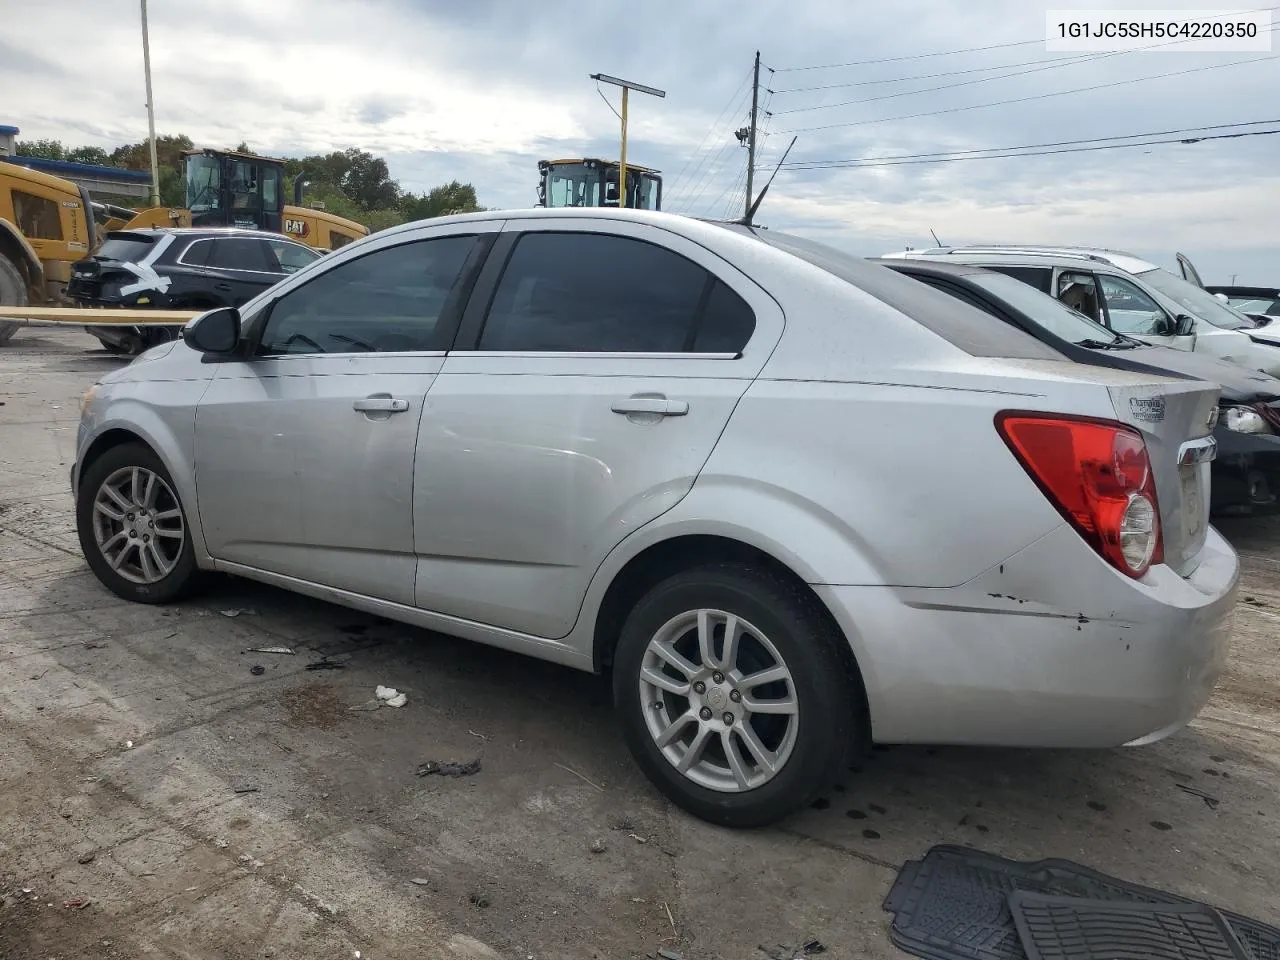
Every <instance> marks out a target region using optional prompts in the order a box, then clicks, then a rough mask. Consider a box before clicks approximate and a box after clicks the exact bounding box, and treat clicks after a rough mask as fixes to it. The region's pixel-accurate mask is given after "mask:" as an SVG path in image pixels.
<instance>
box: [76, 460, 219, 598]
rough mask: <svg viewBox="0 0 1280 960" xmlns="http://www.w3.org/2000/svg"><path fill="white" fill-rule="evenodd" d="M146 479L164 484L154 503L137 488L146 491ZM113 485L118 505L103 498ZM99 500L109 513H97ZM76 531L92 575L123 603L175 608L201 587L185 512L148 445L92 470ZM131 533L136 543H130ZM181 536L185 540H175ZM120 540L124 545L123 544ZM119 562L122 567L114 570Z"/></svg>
mask: <svg viewBox="0 0 1280 960" xmlns="http://www.w3.org/2000/svg"><path fill="white" fill-rule="evenodd" d="M135 468H136V469H137V470H139V471H141V472H140V473H138V474H137V476H138V480H137V481H134V480H133V478H132V471H133V470H134V469H135ZM148 475H150V476H151V477H154V478H155V481H156V483H157V484H158V485H156V486H153V487H152V488H151V489H152V490H153V491H154V493H153V495H152V497H151V499H150V504H148V503H147V502H146V501H147V499H148V498H147V497H146V496H144V495H143V491H142V490H138V489H137V488H136V487H135V486H134V484H135V483H138V482H141V484H142V485H143V487H144V489H145V482H146V477H147V476H148ZM107 485H110V486H111V487H112V488H113V489H114V490H115V491H116V495H117V496H116V497H115V498H112V497H111V496H110V495H109V494H107V493H106V492H105V490H104V487H105V486H107ZM100 495H101V496H102V497H103V498H104V506H105V508H106V510H103V509H100V508H99V507H98V501H99V496H100ZM130 507H133V508H134V509H133V510H130V509H129V508H130ZM107 511H110V513H108V512H107ZM113 514H114V516H113ZM130 518H133V519H132V520H130ZM148 521H149V522H148ZM76 529H77V532H78V533H79V535H80V549H81V550H83V551H84V556H85V560H86V561H88V564H89V569H91V570H92V571H93V573H94V575H95V576H96V577H97V578H98V579H99V580H100V581H101V582H102V585H103V586H105V587H106V588H107V589H108V590H110V591H111V592H112V593H114V594H116V595H117V596H119V597H123V598H124V599H125V600H132V601H134V602H135V603H170V602H172V601H175V600H180V599H182V598H183V597H186V596H189V595H190V594H191V593H193V592H194V591H195V590H196V589H197V588H198V586H199V585H200V582H201V579H202V577H201V571H200V570H199V569H198V568H197V567H196V558H195V548H194V546H193V545H192V542H191V528H190V525H189V524H188V522H187V517H186V510H185V509H184V508H183V506H182V503H181V501H180V500H179V499H178V495H177V488H176V487H175V486H174V483H173V478H172V477H171V476H170V475H169V471H168V470H166V469H165V466H164V464H163V463H162V462H161V461H160V458H159V457H158V456H156V454H155V452H154V451H153V450H152V449H151V448H150V447H148V446H146V445H145V444H142V443H126V444H121V445H120V446H118V447H112V448H111V449H110V450H108V451H107V452H106V453H104V454H103V455H102V456H101V457H99V458H98V459H97V460H94V461H93V462H92V463H91V464H90V465H89V467H88V469H86V470H85V472H84V475H83V476H82V477H81V478H80V485H79V496H78V497H77V499H76ZM130 531H132V532H133V533H134V534H136V536H133V537H130V536H128V533H129V532H130ZM177 531H180V534H181V535H180V537H176V536H173V534H174V533H175V532H177ZM120 537H123V539H117V538H120ZM147 537H152V538H153V540H146V543H148V544H150V545H151V546H144V545H143V541H144V539H145V538H147ZM113 542H114V543H116V544H117V546H119V547H121V548H123V549H124V553H125V555H124V556H123V557H122V558H120V557H118V551H117V549H116V548H114V547H112V546H111V544H112V543H113ZM100 543H105V545H106V547H107V549H105V550H104V547H103V546H100V545H99V544H100ZM144 551H145V559H144ZM113 559H120V560H122V562H120V563H119V564H118V566H113V564H112V560H113ZM166 567H167V569H166Z"/></svg>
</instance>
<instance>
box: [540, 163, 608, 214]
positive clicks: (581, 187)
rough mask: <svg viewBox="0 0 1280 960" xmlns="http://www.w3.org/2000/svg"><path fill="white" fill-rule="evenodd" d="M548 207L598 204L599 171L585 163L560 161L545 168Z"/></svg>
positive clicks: (591, 205)
mask: <svg viewBox="0 0 1280 960" xmlns="http://www.w3.org/2000/svg"><path fill="white" fill-rule="evenodd" d="M546 202H547V206H548V207H598V206H600V172H599V171H598V170H594V169H591V168H589V167H588V166H587V165H586V164H585V163H561V164H556V165H555V166H553V167H550V168H548V170H547V201H546Z"/></svg>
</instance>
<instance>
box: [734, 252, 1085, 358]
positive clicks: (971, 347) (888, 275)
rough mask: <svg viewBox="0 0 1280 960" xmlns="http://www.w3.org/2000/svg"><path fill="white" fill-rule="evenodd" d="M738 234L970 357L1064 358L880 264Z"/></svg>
mask: <svg viewBox="0 0 1280 960" xmlns="http://www.w3.org/2000/svg"><path fill="white" fill-rule="evenodd" d="M736 229H740V230H744V231H747V232H749V233H750V234H751V235H752V236H754V237H756V238H757V239H758V240H761V241H763V242H764V243H767V244H768V245H769V246H771V247H776V248H777V249H779V250H782V251H784V252H786V253H789V254H791V255H792V256H795V257H799V258H800V259H801V260H804V261H805V262H806V263H810V264H812V265H813V266H815V267H818V268H820V269H822V270H825V271H826V272H827V273H829V274H831V275H832V276H834V277H839V278H840V279H841V280H844V281H845V282H847V283H850V284H852V285H853V286H855V287H857V288H858V289H859V290H862V291H864V292H865V293H868V294H870V295H871V296H873V297H875V298H876V299H877V300H879V301H881V302H882V303H886V304H888V305H889V306H891V307H893V308H894V309H896V310H898V311H900V312H902V313H904V314H906V315H907V316H908V317H910V318H911V319H912V320H915V321H916V322H917V323H919V324H920V325H921V326H924V327H927V328H928V329H929V330H932V331H933V332H934V333H936V334H937V335H938V336H940V337H942V338H943V339H944V340H946V341H947V342H949V343H950V344H952V345H953V346H955V347H958V348H960V349H961V350H963V351H964V352H965V353H967V354H969V355H970V356H975V357H1015V358H1020V359H1032V360H1061V359H1062V355H1061V354H1059V353H1057V352H1056V351H1055V350H1053V349H1052V348H1050V347H1049V346H1048V345H1046V344H1043V343H1041V342H1040V341H1039V340H1037V339H1036V338H1035V337H1033V336H1031V335H1030V334H1029V333H1026V332H1024V331H1022V330H1018V329H1017V328H1015V327H1012V326H1010V325H1009V324H1007V323H1005V322H1004V321H1002V320H999V319H997V318H996V317H993V316H991V315H990V314H988V313H984V312H983V311H982V310H979V309H978V308H977V307H972V306H970V305H969V304H967V303H963V302H961V301H959V300H957V299H955V298H954V297H952V296H949V295H947V294H945V293H942V292H940V291H938V290H934V289H933V288H932V287H928V286H926V285H925V284H923V283H920V282H919V281H917V280H913V279H911V278H910V277H906V276H903V275H902V274H900V273H897V272H896V271H894V270H890V269H889V268H888V267H885V266H881V265H880V264H878V263H870V262H868V261H867V260H864V259H863V258H862V257H855V256H853V255H852V254H848V253H844V252H842V251H840V250H837V249H835V248H834V247H829V246H827V245H826V244H824V243H816V242H815V241H813V240H805V239H803V238H801V237H796V236H792V235H791V234H786V233H778V232H776V231H774V230H757V229H754V228H751V227H737V228H736Z"/></svg>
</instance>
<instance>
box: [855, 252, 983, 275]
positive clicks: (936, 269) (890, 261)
mask: <svg viewBox="0 0 1280 960" xmlns="http://www.w3.org/2000/svg"><path fill="white" fill-rule="evenodd" d="M870 261H871V262H872V263H883V264H884V265H885V266H886V267H888V268H889V269H890V270H897V271H899V272H901V273H927V274H929V275H930V276H934V277H974V276H983V275H984V274H990V273H991V271H990V270H987V269H985V268H983V267H979V266H976V265H974V264H970V263H937V262H934V261H931V260H921V259H913V258H911V257H900V258H894V257H871V258H870Z"/></svg>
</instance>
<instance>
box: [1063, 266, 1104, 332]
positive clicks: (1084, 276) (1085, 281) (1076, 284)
mask: <svg viewBox="0 0 1280 960" xmlns="http://www.w3.org/2000/svg"><path fill="white" fill-rule="evenodd" d="M1058 299H1059V300H1061V301H1062V302H1063V303H1065V304H1066V305H1067V306H1068V307H1070V308H1071V309H1072V310H1076V311H1078V312H1080V313H1083V314H1084V315H1085V316H1086V317H1088V318H1089V319H1090V320H1096V321H1097V322H1098V323H1102V322H1103V320H1102V300H1101V298H1100V297H1099V296H1098V284H1097V282H1096V281H1095V280H1094V279H1093V274H1091V273H1076V272H1073V271H1071V270H1064V271H1062V273H1060V274H1059V275H1058Z"/></svg>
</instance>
